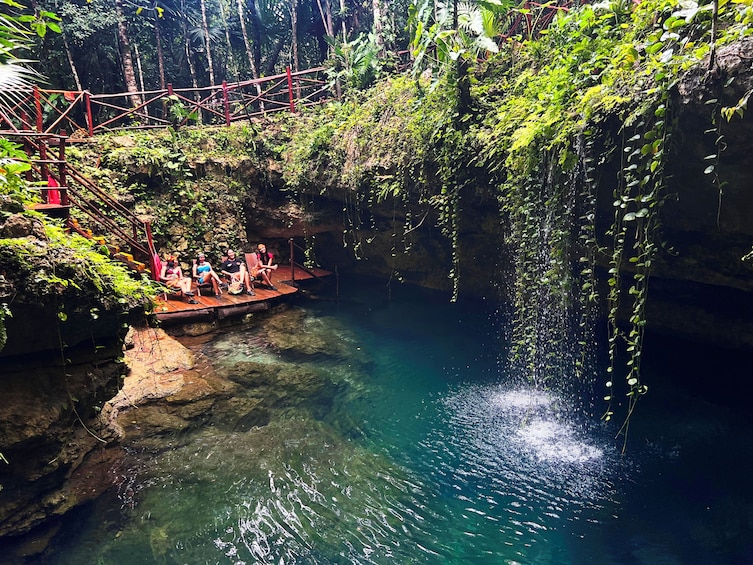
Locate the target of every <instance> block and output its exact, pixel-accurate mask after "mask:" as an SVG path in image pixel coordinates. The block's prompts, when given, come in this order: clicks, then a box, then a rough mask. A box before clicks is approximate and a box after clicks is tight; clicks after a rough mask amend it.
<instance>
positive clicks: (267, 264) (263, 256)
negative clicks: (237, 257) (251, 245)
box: [249, 243, 277, 290]
mask: <svg viewBox="0 0 753 565" xmlns="http://www.w3.org/2000/svg"><path fill="white" fill-rule="evenodd" d="M256 250H257V253H256V259H257V262H256V265H254V266H249V268H250V269H251V276H252V277H253V278H255V279H261V280H262V281H264V283H265V284H266V285H267V286H268V287H269V288H270V289H271V290H277V287H276V286H275V285H274V284H272V271H276V270H277V265H273V264H272V259H274V255H272V254H271V253H268V252H267V246H266V245H264V244H263V243H260V244H259V245H257V246H256Z"/></svg>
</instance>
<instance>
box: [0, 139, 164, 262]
mask: <svg viewBox="0 0 753 565" xmlns="http://www.w3.org/2000/svg"><path fill="white" fill-rule="evenodd" d="M4 134H5V135H6V136H7V137H10V138H15V139H17V140H18V141H19V143H21V144H22V146H23V148H24V150H25V151H26V154H27V156H28V162H29V164H30V165H31V168H30V169H29V170H28V171H27V173H26V180H27V181H28V182H29V184H30V186H31V187H32V189H37V190H39V191H40V194H41V200H42V202H41V203H39V204H37V205H36V206H35V208H36V209H38V210H40V211H44V212H45V213H48V214H50V215H53V216H56V217H60V218H62V219H64V220H66V222H67V223H68V226H69V227H73V228H74V229H75V231H77V232H79V233H82V234H86V233H87V232H86V230H83V229H82V228H81V226H80V225H79V224H78V221H75V220H74V219H72V218H71V217H70V210H71V208H74V209H75V210H76V211H77V212H82V213H83V214H85V215H86V216H87V217H88V220H89V221H88V222H87V223H88V224H89V225H90V226H91V228H92V229H95V230H97V231H98V232H99V235H107V236H108V238H109V239H111V238H113V236H114V237H115V238H116V239H117V243H118V244H123V245H127V246H128V247H129V248H130V251H131V252H132V253H136V254H137V255H139V256H140V259H143V260H144V261H146V262H149V263H150V264H151V265H152V270H151V273H152V276H154V275H155V272H154V268H153V257H154V256H155V255H156V251H155V247H154V240H153V237H152V231H151V225H150V223H149V222H148V221H144V220H142V219H140V218H139V217H138V216H137V215H136V214H134V213H133V212H132V211H131V210H129V209H128V208H126V207H125V206H124V205H123V204H121V203H120V202H119V201H118V200H116V199H115V198H113V197H112V196H111V195H110V194H108V193H107V192H106V191H104V190H102V189H101V188H99V186H97V184H96V183H95V182H93V181H92V180H90V179H89V178H87V177H86V176H84V175H83V174H81V173H80V172H79V171H78V170H76V169H75V168H74V167H72V166H71V165H70V164H69V163H68V162H67V161H66V158H65V148H66V142H67V139H68V138H67V137H66V135H65V132H64V131H63V132H61V134H59V135H58V134H49V133H38V132H34V131H27V132H4ZM55 150H57V154H56V155H55Z"/></svg>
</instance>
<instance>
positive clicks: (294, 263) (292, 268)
mask: <svg viewBox="0 0 753 565" xmlns="http://www.w3.org/2000/svg"><path fill="white" fill-rule="evenodd" d="M288 246H289V247H290V250H289V252H290V281H291V283H293V284H295V272H296V269H299V270H301V271H304V272H306V273H308V274H309V275H310V276H312V277H313V278H315V279H317V280H318V281H321V282H323V283H326V284H330V283H329V282H328V281H327V280H325V279H323V278H322V277H320V276H319V275H318V274H317V273H316V272H315V271H313V270H312V269H309V268H308V267H306V266H305V265H304V264H303V263H300V262H298V261H297V260H296V251H298V252H299V253H298V256H300V255H301V254H304V255H305V253H306V250H305V249H304V248H303V247H301V246H300V245H298V244H296V243H295V241H294V240H293V238H292V237H291V238H290V239H289V240H288ZM335 289H336V294H337V296H338V297H339V296H340V282H339V276H338V274H337V269H335Z"/></svg>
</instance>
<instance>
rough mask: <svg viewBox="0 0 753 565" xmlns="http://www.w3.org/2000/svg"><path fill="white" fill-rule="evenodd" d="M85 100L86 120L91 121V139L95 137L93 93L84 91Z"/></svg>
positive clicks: (89, 125)
mask: <svg viewBox="0 0 753 565" xmlns="http://www.w3.org/2000/svg"><path fill="white" fill-rule="evenodd" d="M84 100H85V101H86V119H87V120H88V121H89V124H88V127H89V137H94V119H93V117H92V100H91V93H90V92H89V91H88V90H86V91H84Z"/></svg>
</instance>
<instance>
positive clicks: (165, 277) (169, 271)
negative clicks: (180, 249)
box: [159, 255, 199, 304]
mask: <svg viewBox="0 0 753 565" xmlns="http://www.w3.org/2000/svg"><path fill="white" fill-rule="evenodd" d="M159 280H160V281H162V282H164V283H165V285H166V286H167V287H168V288H170V289H174V290H179V291H181V292H182V293H183V295H184V296H187V297H188V303H189V304H198V303H199V302H198V300H196V299H195V298H194V295H193V292H191V279H189V278H187V277H184V276H183V270H182V269H181V268H180V265H179V264H178V262H177V261H176V259H175V255H168V256H166V257H165V262H164V263H162V270H161V271H160V274H159Z"/></svg>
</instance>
